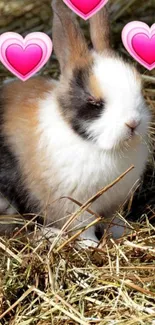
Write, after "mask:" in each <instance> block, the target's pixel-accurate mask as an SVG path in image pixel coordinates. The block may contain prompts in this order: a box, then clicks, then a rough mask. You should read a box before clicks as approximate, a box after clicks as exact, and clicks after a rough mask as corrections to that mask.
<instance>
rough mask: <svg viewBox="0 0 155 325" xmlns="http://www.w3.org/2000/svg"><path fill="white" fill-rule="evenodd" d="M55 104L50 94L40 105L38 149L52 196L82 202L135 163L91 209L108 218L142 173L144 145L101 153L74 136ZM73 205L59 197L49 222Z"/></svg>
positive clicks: (144, 160)
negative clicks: (67, 197)
mask: <svg viewBox="0 0 155 325" xmlns="http://www.w3.org/2000/svg"><path fill="white" fill-rule="evenodd" d="M51 103H52V105H51ZM54 103H55V101H54V99H53V98H50V97H49V98H47V99H46V100H45V101H43V102H42V104H41V106H40V113H39V114H40V116H39V119H40V127H39V131H40V130H41V134H42V135H41V140H40V143H39V148H38V150H41V149H44V148H46V157H45V159H46V170H47V172H46V170H45V174H44V178H45V180H46V183H47V185H48V187H49V189H51V191H52V188H53V189H54V192H53V193H54V194H53V195H54V199H56V198H59V197H61V196H69V197H72V198H74V199H76V200H78V201H79V202H81V203H84V202H85V201H86V200H87V199H89V198H90V197H91V196H92V195H94V194H96V192H97V191H99V190H100V189H101V188H103V187H104V186H106V185H108V184H109V183H111V182H112V181H114V180H115V179H116V178H117V177H118V176H119V175H121V174H122V173H123V172H124V171H126V170H127V168H129V167H130V166H131V165H132V164H133V165H134V166H135V169H134V170H132V171H131V172H130V174H129V175H127V176H126V177H125V178H124V179H123V180H121V181H120V182H119V183H118V184H117V185H115V187H113V188H112V189H111V190H109V191H108V192H106V193H105V194H104V195H103V196H102V197H101V198H100V199H98V200H97V201H96V202H95V203H94V204H93V206H92V209H94V211H96V212H98V213H104V214H106V216H109V217H110V216H111V213H113V212H114V211H115V209H116V208H117V207H118V206H119V204H121V203H122V202H124V200H125V199H126V197H127V195H128V193H129V191H130V190H131V189H132V187H133V185H134V184H135V183H136V182H137V181H138V179H139V177H140V176H141V173H142V171H143V168H144V166H145V163H146V159H147V154H148V151H147V147H146V145H145V144H144V143H143V144H140V143H138V144H137V145H136V143H135V147H133V148H129V149H128V151H126V150H125V151H124V152H121V151H120V152H118V153H117V154H116V152H115V153H112V152H104V151H102V150H101V149H99V148H98V147H97V146H95V144H93V143H91V141H86V140H83V139H81V138H80V137H79V136H78V135H76V134H75V133H74V132H73V131H72V130H71V128H70V127H69V126H68V125H67V123H66V122H64V120H63V119H62V118H61V117H60V113H59V109H58V107H57V104H56V103H55V104H54ZM52 198H53V197H52ZM76 208H77V207H76V205H75V204H73V203H72V202H71V201H70V200H69V199H62V200H60V201H59V203H57V204H56V205H54V204H53V208H52V215H49V217H48V221H49V222H50V219H51V218H52V219H53V217H54V219H55V220H58V219H60V218H62V217H63V216H65V215H67V214H69V213H71V212H73V211H75V209H76Z"/></svg>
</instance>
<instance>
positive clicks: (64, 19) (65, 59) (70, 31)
mask: <svg viewBox="0 0 155 325" xmlns="http://www.w3.org/2000/svg"><path fill="white" fill-rule="evenodd" d="M52 8H53V15H54V16H53V33H52V34H53V44H54V50H55V54H56V56H57V59H58V60H59V63H60V67H61V72H62V74H66V72H67V70H68V69H70V68H71V69H72V68H74V67H82V66H84V65H86V64H88V61H89V59H90V54H89V51H88V47H87V44H86V41H85V38H84V35H83V34H82V32H81V30H80V27H79V25H78V23H77V21H76V19H75V16H73V13H72V11H71V10H70V9H69V8H67V6H66V5H65V4H64V2H63V1H62V0H53V1H52Z"/></svg>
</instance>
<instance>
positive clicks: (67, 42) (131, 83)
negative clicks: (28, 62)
mask: <svg viewBox="0 0 155 325" xmlns="http://www.w3.org/2000/svg"><path fill="white" fill-rule="evenodd" d="M52 6H53V15H54V17H53V31H52V37H53V45H54V50H55V54H56V57H57V59H58V61H59V64H60V70H61V74H60V78H59V80H51V79H50V78H44V77H34V78H31V79H29V80H28V81H25V82H22V81H19V80H16V81H13V82H11V83H7V84H5V85H3V86H2V87H1V90H0V97H1V99H0V103H1V104H0V192H1V193H2V197H1V198H0V210H2V207H4V206H5V203H6V202H4V201H3V200H4V199H3V198H6V199H7V200H8V201H9V202H10V203H11V207H14V209H15V211H18V212H19V213H36V214H42V215H44V223H45V225H48V226H49V227H52V226H54V227H56V228H58V229H61V227H62V226H63V225H64V224H65V223H66V221H67V220H68V218H70V216H71V214H72V213H73V212H75V211H76V210H77V208H78V206H77V205H76V203H75V202H74V201H73V200H70V198H73V199H75V200H77V201H78V202H80V203H84V202H85V201H87V200H88V199H89V198H90V197H91V196H93V195H94V194H95V193H97V192H98V191H99V190H100V189H101V188H103V187H105V186H107V185H108V184H110V183H111V182H112V181H114V180H115V179H116V178H117V177H118V176H120V175H121V174H122V173H123V172H125V171H126V170H127V169H128V168H129V167H130V166H131V165H132V164H133V165H134V169H133V170H131V171H130V173H128V174H127V175H126V176H125V177H124V178H123V179H122V180H121V181H119V182H118V183H117V184H115V186H113V187H112V188H111V189H109V191H107V192H106V193H104V195H103V196H101V197H100V198H98V199H97V200H96V201H95V202H93V203H92V205H91V209H92V210H93V211H94V212H96V213H97V214H98V215H101V216H103V217H105V218H110V217H113V215H114V214H115V213H116V211H117V209H118V208H119V206H120V205H121V204H122V203H123V202H124V201H125V200H126V199H127V198H128V196H129V194H130V193H131V190H132V189H133V188H134V186H135V184H137V182H138V181H139V180H140V178H141V176H142V175H143V172H144V169H145V166H146V162H147V159H148V153H149V150H148V140H147V135H148V125H149V123H150V120H151V114H150V112H149V109H148V107H147V106H146V103H145V101H144V98H143V95H142V82H141V76H140V74H139V73H138V71H137V70H136V68H135V67H134V66H133V65H132V64H130V63H127V62H126V61H124V60H123V59H122V58H121V57H120V56H119V55H118V54H117V53H115V52H114V50H113V49H112V47H111V44H110V27H109V19H108V14H107V11H106V8H105V7H104V8H103V9H101V10H100V11H99V12H98V13H96V14H95V15H94V16H92V17H91V18H90V20H89V22H90V36H91V41H92V45H93V48H92V49H89V48H88V46H87V43H86V40H85V38H84V35H83V33H82V31H81V30H80V27H79V24H78V22H77V21H76V19H75V16H74V15H73V13H72V11H71V10H70V9H69V8H68V7H67V6H66V5H65V4H64V3H63V1H60V0H55V1H53V4H52ZM7 208H8V207H7ZM12 212H13V211H12V210H11V213H12ZM95 218H96V217H95V216H94V215H91V214H90V212H88V211H86V212H84V213H83V214H82V215H80V216H79V217H78V218H76V219H75V220H74V221H73V223H72V224H71V225H70V228H69V230H70V233H72V232H74V231H76V229H79V228H80V227H84V226H87V225H88V224H90V223H91V222H92V221H93V220H95ZM8 227H9V226H8ZM121 227H122V225H121V226H118V229H117V227H116V226H115V227H112V228H111V232H112V234H113V236H114V238H117V237H119V236H120V233H121V230H120V228H121ZM103 228H104V227H103ZM103 231H104V229H103ZM81 239H82V241H84V240H86V241H88V243H92V245H94V246H95V245H97V244H98V241H99V239H98V238H97V236H96V228H95V226H92V227H90V228H89V229H87V230H86V231H85V232H83V234H81Z"/></svg>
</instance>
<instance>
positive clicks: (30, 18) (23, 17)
mask: <svg viewBox="0 0 155 325" xmlns="http://www.w3.org/2000/svg"><path fill="white" fill-rule="evenodd" d="M60 1H62V0H60ZM107 6H108V9H109V13H110V24H111V32H112V41H113V47H114V48H115V49H116V50H117V51H118V52H119V53H120V54H121V55H123V56H124V57H125V58H126V59H127V60H129V61H131V62H133V63H134V64H135V66H137V68H138V70H139V71H140V72H141V74H142V78H143V81H144V96H145V98H146V101H147V103H148V105H149V107H150V109H151V111H152V112H153V115H154V113H155V69H154V70H153V71H151V72H150V71H148V70H146V69H145V68H144V67H142V66H141V65H140V64H139V63H136V61H134V60H133V59H132V58H131V56H130V55H129V54H128V53H127V51H126V50H125V48H124V46H123V44H122V41H121V31H122V29H123V27H124V26H125V25H126V24H127V23H128V22H130V21H134V20H139V21H143V22H145V23H147V24H148V25H149V26H151V25H152V24H153V23H155V0H147V1H146V0H141V1H140V0H109V2H108V5H107ZM78 20H79V22H80V25H81V27H82V29H83V32H84V34H85V36H86V38H87V41H88V43H90V39H89V28H88V25H89V24H88V22H85V21H84V20H82V19H80V18H78ZM7 31H12V32H17V33H20V34H21V35H22V36H26V35H27V34H28V33H30V32H35V31H38V32H39V31H40V32H45V33H47V34H48V35H49V36H50V37H51V38H52V9H51V0H33V1H32V0H0V34H1V33H4V32H7ZM40 74H41V75H44V76H47V75H48V76H51V77H54V78H58V76H59V65H58V62H57V60H56V57H55V55H54V53H53V54H52V57H51V59H50V60H49V62H48V63H47V64H46V65H45V67H44V68H43V69H42V70H41V72H40ZM13 77H14V76H13V75H12V74H11V73H9V71H7V69H6V68H4V67H3V65H2V64H0V81H1V82H2V81H3V80H5V79H7V78H13ZM149 138H150V140H151V149H150V150H151V156H150V161H149V163H148V168H147V171H146V173H145V177H144V182H143V184H142V186H141V188H140V189H139V190H138V191H137V195H136V197H135V199H134V200H133V203H132V207H133V208H132V209H131V213H130V215H131V216H132V217H134V216H135V215H136V217H137V216H141V215H142V214H144V213H146V212H147V213H148V214H149V215H151V217H152V215H153V217H154V210H155V177H154V169H155V168H154V166H155V165H154V129H152V131H151V132H150V135H149Z"/></svg>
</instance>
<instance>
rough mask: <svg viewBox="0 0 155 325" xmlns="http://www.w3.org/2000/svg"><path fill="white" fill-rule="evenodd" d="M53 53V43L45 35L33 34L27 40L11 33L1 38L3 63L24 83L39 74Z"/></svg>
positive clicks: (0, 50) (0, 52)
mask: <svg viewBox="0 0 155 325" xmlns="http://www.w3.org/2000/svg"><path fill="white" fill-rule="evenodd" d="M51 53H52V42H51V40H50V38H49V37H48V36H47V35H46V34H44V33H39V32H37V33H31V34H29V35H27V36H26V37H25V39H24V38H23V37H22V36H21V35H19V34H17V33H11V32H10V33H4V34H2V35H1V36H0V60H1V62H2V63H3V64H4V66H5V67H6V68H7V69H8V70H9V71H11V72H12V73H13V74H14V75H15V76H17V77H18V78H20V79H21V80H23V81H25V80H27V79H29V78H30V77H31V76H32V75H34V74H35V73H36V72H38V71H39V70H40V69H41V68H42V67H43V66H44V65H45V63H46V62H47V61H48V59H49V57H50V55H51Z"/></svg>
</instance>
